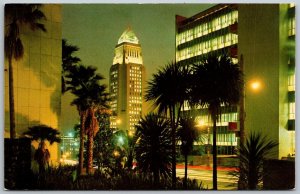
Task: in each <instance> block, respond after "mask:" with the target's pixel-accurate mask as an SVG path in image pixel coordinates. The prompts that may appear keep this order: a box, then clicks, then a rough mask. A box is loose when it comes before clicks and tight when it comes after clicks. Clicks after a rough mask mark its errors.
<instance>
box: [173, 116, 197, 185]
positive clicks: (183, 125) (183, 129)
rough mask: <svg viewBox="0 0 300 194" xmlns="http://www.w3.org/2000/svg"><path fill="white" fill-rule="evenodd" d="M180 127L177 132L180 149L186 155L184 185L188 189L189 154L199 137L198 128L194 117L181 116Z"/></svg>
mask: <svg viewBox="0 0 300 194" xmlns="http://www.w3.org/2000/svg"><path fill="white" fill-rule="evenodd" d="M179 124H180V127H179V130H178V132H177V135H178V137H179V140H180V142H181V145H180V150H181V153H182V155H184V164H185V168H184V169H185V173H184V187H185V188H186V189H187V164H188V155H189V154H190V153H191V152H192V150H193V145H194V142H195V141H197V139H198V136H199V134H198V130H197V128H196V123H195V120H194V118H193V117H185V118H181V119H180V121H179Z"/></svg>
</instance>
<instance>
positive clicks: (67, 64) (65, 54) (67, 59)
mask: <svg viewBox="0 0 300 194" xmlns="http://www.w3.org/2000/svg"><path fill="white" fill-rule="evenodd" d="M78 50H79V48H78V47H77V46H74V45H71V44H68V43H67V40H66V39H62V77H61V78H62V82H61V83H62V84H61V86H62V90H61V91H62V93H64V92H65V91H66V83H65V76H66V74H67V71H69V69H70V68H72V67H73V66H74V65H76V64H78V63H79V62H80V61H81V60H80V58H78V57H76V56H73V54H74V52H76V51H78Z"/></svg>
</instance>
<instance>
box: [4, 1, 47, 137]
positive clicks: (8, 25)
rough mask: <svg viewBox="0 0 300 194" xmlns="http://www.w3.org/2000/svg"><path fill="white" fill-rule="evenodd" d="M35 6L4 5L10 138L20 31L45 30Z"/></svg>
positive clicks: (13, 120)
mask: <svg viewBox="0 0 300 194" xmlns="http://www.w3.org/2000/svg"><path fill="white" fill-rule="evenodd" d="M39 7H40V5H37V4H6V5H5V37H4V47H5V48H4V49H5V57H6V58H7V59H8V73H9V76H8V77H9V81H8V82H9V116H10V138H12V139H14V138H16V131H15V126H16V123H15V103H14V101H15V99H14V78H13V65H12V62H13V59H14V60H20V59H21V58H22V57H23V55H24V47H23V44H22V40H21V35H20V29H21V28H23V27H25V26H29V27H30V29H31V30H32V31H35V30H42V31H44V32H46V28H45V26H44V25H43V24H42V23H39V21H40V20H42V19H46V17H45V15H44V13H43V12H42V11H40V10H39Z"/></svg>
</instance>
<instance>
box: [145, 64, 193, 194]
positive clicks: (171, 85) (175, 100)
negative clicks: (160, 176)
mask: <svg viewBox="0 0 300 194" xmlns="http://www.w3.org/2000/svg"><path fill="white" fill-rule="evenodd" d="M190 78H191V76H190V69H189V68H187V66H181V65H179V64H177V63H170V64H168V65H167V66H165V67H164V68H162V69H160V70H159V71H158V73H156V74H153V78H152V80H151V81H150V82H148V84H149V86H148V88H147V90H146V95H145V99H146V101H153V107H154V108H157V109H158V113H159V114H163V115H164V116H166V117H167V116H168V117H169V118H170V125H171V129H172V132H171V134H172V136H171V139H172V186H173V188H175V187H176V129H177V127H178V123H179V116H180V111H181V108H182V106H183V103H184V101H185V100H187V99H188V98H189V95H188V88H189V83H190V82H189V80H190Z"/></svg>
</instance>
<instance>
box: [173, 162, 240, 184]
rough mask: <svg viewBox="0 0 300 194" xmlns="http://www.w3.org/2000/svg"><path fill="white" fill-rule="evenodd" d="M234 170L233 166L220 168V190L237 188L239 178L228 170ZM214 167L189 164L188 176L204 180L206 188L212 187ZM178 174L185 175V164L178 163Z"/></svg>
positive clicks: (199, 180)
mask: <svg viewBox="0 0 300 194" xmlns="http://www.w3.org/2000/svg"><path fill="white" fill-rule="evenodd" d="M230 171H233V168H218V179H217V180H218V190H236V189H237V178H236V177H233V176H232V175H228V172H230ZM212 174H213V173H212V169H211V168H205V167H200V166H198V167H197V166H189V168H188V178H190V179H196V180H197V181H198V182H199V183H200V182H201V181H202V185H203V187H204V188H208V189H212V188H213V185H212ZM176 175H177V176H178V177H184V166H183V165H177V168H176Z"/></svg>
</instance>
